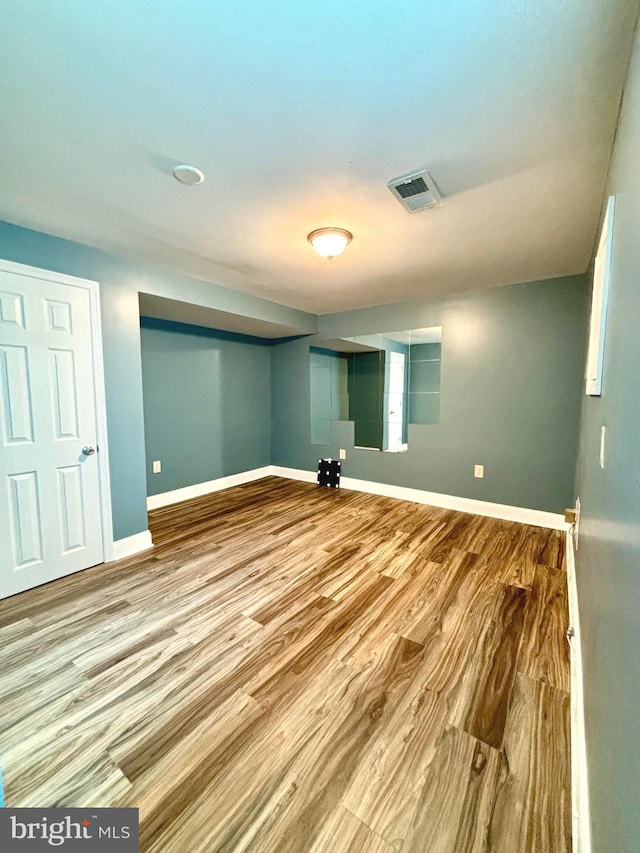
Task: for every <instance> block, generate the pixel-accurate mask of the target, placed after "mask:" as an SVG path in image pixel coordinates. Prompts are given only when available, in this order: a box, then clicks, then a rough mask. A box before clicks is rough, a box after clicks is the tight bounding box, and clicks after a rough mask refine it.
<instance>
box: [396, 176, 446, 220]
mask: <svg viewBox="0 0 640 853" xmlns="http://www.w3.org/2000/svg"><path fill="white" fill-rule="evenodd" d="M387 186H388V187H389V189H390V190H391V192H392V193H393V194H394V196H395V197H396V198H397V199H398V201H399V202H400V204H401V205H402V206H403V207H404V208H405V210H408V211H409V213H417V212H418V211H419V210H429V208H430V207H439V206H440V205H441V204H442V201H441V199H440V194H439V193H438V190H437V189H436V185H435V184H434V182H433V178H432V177H431V175H430V174H429V173H428V172H427V171H426V170H425V169H422V170H421V171H419V172H411V173H410V174H408V175H402V176H401V177H399V178H394V179H393V180H392V181H389V183H388V184H387Z"/></svg>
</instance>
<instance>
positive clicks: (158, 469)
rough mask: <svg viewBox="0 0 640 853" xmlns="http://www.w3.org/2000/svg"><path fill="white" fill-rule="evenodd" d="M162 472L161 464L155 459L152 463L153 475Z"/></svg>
mask: <svg viewBox="0 0 640 853" xmlns="http://www.w3.org/2000/svg"><path fill="white" fill-rule="evenodd" d="M161 471H162V462H160V460H159V459H156V460H155V462H154V463H153V473H154V474H159V473H160V472H161Z"/></svg>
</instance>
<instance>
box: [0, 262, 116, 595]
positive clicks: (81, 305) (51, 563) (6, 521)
mask: <svg viewBox="0 0 640 853" xmlns="http://www.w3.org/2000/svg"><path fill="white" fill-rule="evenodd" d="M6 266H9V265H6ZM93 369H94V365H93V347H92V324H91V298H90V293H89V290H88V289H87V288H85V287H81V286H73V285H70V284H62V283H60V282H59V281H50V280H47V279H46V278H41V277H32V276H29V275H26V274H25V275H22V274H18V273H15V272H7V271H5V270H3V269H0V598H5V597H7V596H9V595H13V594H15V593H17V592H21V591H23V590H25V589H30V588H31V587H34V586H37V585H38V584H42V583H46V582H47V581H51V580H54V579H55V578H58V577H61V576H63V575H67V574H70V573H71V572H76V571H79V570H80V569H84V568H87V567H88V566H93V565H95V564H96V563H100V562H102V561H103V556H104V554H103V539H102V518H101V500H100V477H99V466H98V464H97V450H98V448H97V430H96V401H95V391H94V373H93ZM94 451H95V452H94Z"/></svg>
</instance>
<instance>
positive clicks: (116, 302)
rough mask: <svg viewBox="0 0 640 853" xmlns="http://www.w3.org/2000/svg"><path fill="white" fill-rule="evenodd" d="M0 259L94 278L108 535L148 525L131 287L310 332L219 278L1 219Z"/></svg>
mask: <svg viewBox="0 0 640 853" xmlns="http://www.w3.org/2000/svg"><path fill="white" fill-rule="evenodd" d="M0 258H4V259H5V260H8V261H14V262H16V263H22V264H28V265H30V266H34V267H39V268H41V269H47V270H52V271H54V272H60V273H66V274H68V275H75V276H78V277H80V278H88V279H92V280H93V281H98V282H100V302H101V311H102V344H103V353H104V370H105V388H106V404H107V430H108V438H109V460H110V479H111V500H112V510H113V532H114V538H115V539H123V538H125V537H127V536H131V535H133V534H136V533H139V532H141V531H143V530H146V529H147V509H146V499H147V488H146V462H145V444H144V420H143V399H142V371H141V359H140V314H139V306H138V293H140V292H143V293H150V294H152V295H154V296H163V297H166V298H169V299H177V300H180V301H182V302H190V303H193V304H195V305H201V306H203V307H205V308H214V309H217V310H220V311H227V312H228V313H231V314H239V315H241V316H243V317H251V318H258V319H262V320H268V321H270V322H273V323H278V324H281V325H283V326H290V327H294V328H299V329H300V331H301V332H306V331H313V330H315V328H316V318H315V316H313V315H311V314H307V313H305V312H303V311H296V310H295V309H293V308H287V307H285V306H282V305H278V304H276V303H275V302H269V301H268V300H266V299H259V298H257V297H254V296H250V295H248V294H245V293H239V292H235V291H231V290H228V289H226V288H224V287H220V286H219V285H215V284H210V283H208V282H204V281H199V280H197V279H194V278H191V277H190V276H185V275H180V274H179V273H174V272H170V271H168V270H164V269H161V268H159V267H154V266H151V265H150V264H145V263H140V262H137V261H133V260H130V259H127V258H122V257H119V256H117V255H113V254H111V253H109V252H104V251H101V250H99V249H94V248H91V247H89V246H83V245H81V244H79V243H74V242H71V241H69V240H62V239H60V238H58V237H53V236H51V235H49V234H42V233H40V232H38V231H32V230H29V229H26V228H20V227H19V226H17V225H11V224H9V223H7V222H0Z"/></svg>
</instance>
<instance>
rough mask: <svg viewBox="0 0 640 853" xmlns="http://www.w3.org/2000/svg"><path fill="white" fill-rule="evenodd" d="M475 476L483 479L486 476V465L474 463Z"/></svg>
mask: <svg viewBox="0 0 640 853" xmlns="http://www.w3.org/2000/svg"><path fill="white" fill-rule="evenodd" d="M473 476H474V477H478V478H479V479H482V478H483V477H484V465H474V466H473Z"/></svg>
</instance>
